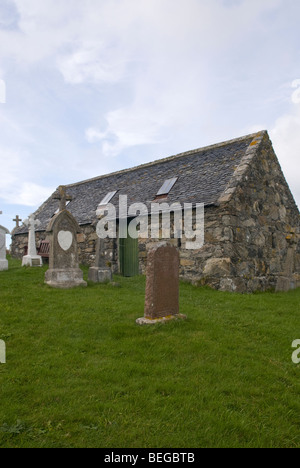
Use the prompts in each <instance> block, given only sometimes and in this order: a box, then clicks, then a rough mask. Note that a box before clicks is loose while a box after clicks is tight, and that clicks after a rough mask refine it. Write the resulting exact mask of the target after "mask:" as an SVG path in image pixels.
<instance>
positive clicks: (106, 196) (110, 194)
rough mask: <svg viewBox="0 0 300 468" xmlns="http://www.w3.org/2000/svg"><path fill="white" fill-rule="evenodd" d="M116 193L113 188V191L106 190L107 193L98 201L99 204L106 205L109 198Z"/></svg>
mask: <svg viewBox="0 0 300 468" xmlns="http://www.w3.org/2000/svg"><path fill="white" fill-rule="evenodd" d="M116 193H117V190H115V191H114V192H108V194H107V195H105V197H104V198H103V199H102V200H101V202H100V203H99V206H105V205H107V204H108V203H109V202H110V201H111V199H112V198H113V197H114V196H115V195H116Z"/></svg>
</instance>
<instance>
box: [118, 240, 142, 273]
mask: <svg viewBox="0 0 300 468" xmlns="http://www.w3.org/2000/svg"><path fill="white" fill-rule="evenodd" d="M119 255H120V273H121V275H123V276H130V277H131V276H137V275H138V274H139V244H138V239H132V238H131V237H129V236H128V237H127V239H119Z"/></svg>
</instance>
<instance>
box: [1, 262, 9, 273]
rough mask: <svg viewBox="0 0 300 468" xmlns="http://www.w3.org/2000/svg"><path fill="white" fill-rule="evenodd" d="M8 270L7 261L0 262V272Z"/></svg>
mask: <svg viewBox="0 0 300 468" xmlns="http://www.w3.org/2000/svg"><path fill="white" fill-rule="evenodd" d="M6 270H8V261H7V260H0V271H6Z"/></svg>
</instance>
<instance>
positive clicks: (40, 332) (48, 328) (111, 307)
mask: <svg viewBox="0 0 300 468" xmlns="http://www.w3.org/2000/svg"><path fill="white" fill-rule="evenodd" d="M44 274H45V268H42V269H29V268H25V269H24V268H23V269H22V268H21V267H20V262H18V261H10V270H9V271H7V272H2V273H0V339H2V340H4V341H5V342H6V346H7V363H6V364H0V391H1V393H0V398H1V405H0V447H2V448H4V447H36V448H37V447H106V448H136V447H141V448H162V447H164V448H192V447H300V396H299V395H300V365H299V366H297V365H295V364H293V363H292V360H291V356H292V352H293V349H292V348H291V345H292V342H293V341H294V340H295V339H300V290H297V291H292V292H290V293H285V294H284V293H282V294H281V293H280V294H275V293H265V294H254V295H237V294H230V293H221V292H217V291H212V290H209V289H206V288H195V287H193V286H191V285H188V284H181V288H180V311H181V313H183V314H186V315H187V316H188V319H187V320H186V321H179V322H174V323H168V324H164V325H162V324H160V325H155V326H150V327H149V326H143V327H140V326H138V325H136V324H135V320H136V318H138V317H141V316H143V306H144V291H145V279H144V278H143V277H138V278H131V279H126V278H119V277H117V278H115V281H117V282H118V283H119V287H117V286H113V285H111V284H107V285H92V284H89V287H88V288H86V289H77V290H70V291H61V290H53V289H50V288H49V287H48V286H46V285H44V283H43V281H44ZM84 275H85V279H86V278H87V269H84Z"/></svg>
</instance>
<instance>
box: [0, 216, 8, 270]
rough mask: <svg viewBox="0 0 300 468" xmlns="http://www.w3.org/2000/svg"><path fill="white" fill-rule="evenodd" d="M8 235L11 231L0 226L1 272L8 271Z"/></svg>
mask: <svg viewBox="0 0 300 468" xmlns="http://www.w3.org/2000/svg"><path fill="white" fill-rule="evenodd" d="M0 213H1V212H0ZM6 234H10V232H9V230H8V229H6V228H5V227H3V226H0V271H4V270H8V261H7V260H6Z"/></svg>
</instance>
